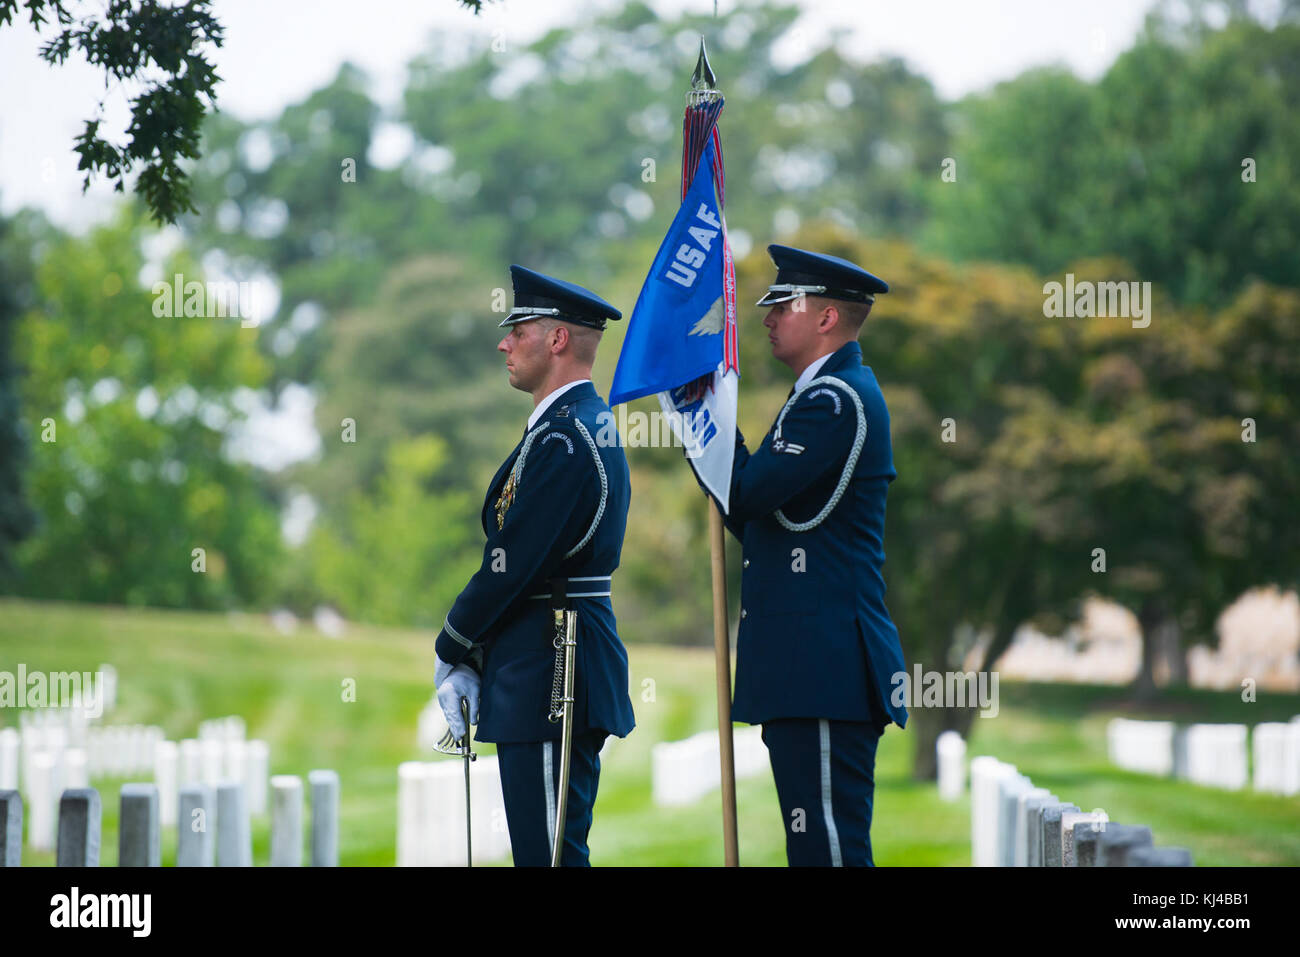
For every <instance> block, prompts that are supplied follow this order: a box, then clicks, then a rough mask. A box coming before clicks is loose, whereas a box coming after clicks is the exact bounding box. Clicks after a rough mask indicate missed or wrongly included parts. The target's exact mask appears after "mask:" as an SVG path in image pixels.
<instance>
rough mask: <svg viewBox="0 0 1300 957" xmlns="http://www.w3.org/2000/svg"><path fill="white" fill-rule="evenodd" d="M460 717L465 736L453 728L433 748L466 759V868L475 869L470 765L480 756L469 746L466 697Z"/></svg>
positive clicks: (461, 702) (467, 702)
mask: <svg viewBox="0 0 1300 957" xmlns="http://www.w3.org/2000/svg"><path fill="white" fill-rule="evenodd" d="M460 717H461V720H462V721H464V722H465V736H464V737H462V738H457V737H455V736H454V735H453V734H452V733H451V728H448V729H447V733H446V734H444V735H443V736H442V740H441V741H439V742H438V743H437V744H435V745H434V746H433V750H435V751H437V752H439V753H440V754H454V755H456V756H457V757H461V758H464V759H465V866H466V867H473V866H474V843H473V835H474V831H473V828H472V827H471V824H470V800H469V763H470V762H471V761H474V760H477V759H478V755H477V754H475V753H474V752H473V751H472V750H471V749H470V746H469V699H468V698H466V697H465V696H464V695H461V696H460Z"/></svg>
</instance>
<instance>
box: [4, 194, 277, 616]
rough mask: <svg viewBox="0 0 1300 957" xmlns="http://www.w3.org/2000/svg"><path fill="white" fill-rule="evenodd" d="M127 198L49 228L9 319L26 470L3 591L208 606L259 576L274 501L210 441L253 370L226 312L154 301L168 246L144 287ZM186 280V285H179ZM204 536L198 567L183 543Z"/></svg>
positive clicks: (258, 373)
mask: <svg viewBox="0 0 1300 957" xmlns="http://www.w3.org/2000/svg"><path fill="white" fill-rule="evenodd" d="M142 235H143V231H142V228H141V223H140V222H139V220H138V219H137V218H135V216H134V211H133V210H126V211H124V213H123V215H122V217H121V218H120V219H119V220H118V221H117V222H115V223H113V224H111V225H106V226H102V227H99V228H96V229H94V230H93V231H92V232H91V233H90V234H89V236H87V237H86V238H85V239H77V238H59V239H58V240H57V241H54V242H52V243H50V245H49V246H48V248H47V249H46V250H45V252H44V255H43V256H42V257H41V261H40V264H39V266H38V268H37V270H36V294H35V297H34V302H33V306H32V308H31V309H30V310H29V311H28V312H27V313H26V315H24V317H23V319H22V321H21V322H20V323H19V326H18V330H17V337H16V356H17V359H18V362H19V363H20V366H21V367H22V371H23V378H22V405H23V422H24V426H25V432H26V434H27V435H28V436H30V437H31V440H32V446H33V452H32V455H31V463H30V466H29V469H28V472H27V482H28V486H29V488H30V496H31V501H32V504H33V505H34V506H35V508H36V511H37V513H38V516H39V527H38V531H37V534H35V535H33V536H32V537H31V538H30V539H29V540H28V541H27V542H25V543H24V544H23V545H22V546H21V547H20V548H19V550H18V564H19V568H20V571H21V577H20V579H19V581H18V582H17V584H16V586H15V589H14V590H15V591H16V592H17V593H18V594H22V595H26V596H30V597H38V598H56V599H64V600H78V601H92V602H118V603H126V604H148V605H164V606H177V607H180V606H183V607H193V608H219V607H228V606H232V605H236V604H256V603H259V602H261V601H264V600H265V598H266V597H267V596H268V595H269V594H270V593H271V592H272V590H273V586H274V575H275V573H276V569H277V564H278V562H279V560H280V554H281V544H280V532H279V524H278V521H277V518H276V513H275V509H274V503H272V502H271V501H269V500H268V499H267V497H266V494H265V493H264V491H263V489H262V486H261V483H259V481H258V479H257V477H256V476H255V475H254V473H253V470H252V469H251V468H249V467H247V466H243V465H236V464H233V463H232V462H230V461H229V460H228V459H227V457H226V456H225V455H224V454H223V445H224V444H225V442H226V439H227V437H228V434H229V430H230V429H231V428H232V427H234V426H236V425H238V424H239V423H240V422H241V421H242V420H243V418H244V415H245V409H246V408H247V405H248V402H247V399H248V397H249V396H250V395H251V394H252V393H251V390H252V389H254V388H256V387H258V386H259V385H260V384H261V382H262V381H263V379H264V378H265V375H266V367H265V364H264V363H263V362H262V360H261V359H260V358H259V357H258V355H257V352H256V350H255V349H254V348H253V345H252V340H253V337H254V336H255V335H256V332H255V331H254V330H251V329H242V328H241V327H240V320H239V319H237V318H235V319H232V318H200V317H194V316H188V317H187V316H183V315H182V316H178V317H175V318H173V317H170V316H160V315H159V314H158V312H159V308H158V307H159V302H160V295H161V296H163V297H166V298H167V299H171V297H172V295H173V293H172V290H171V287H170V283H171V282H172V278H171V277H172V276H174V275H175V274H176V273H181V274H182V275H184V276H185V277H186V279H187V282H189V281H195V280H196V278H197V277H198V276H199V275H201V273H200V272H199V270H198V268H197V267H196V265H195V264H194V263H193V261H192V260H189V259H188V258H187V257H186V256H185V254H184V252H183V251H182V252H180V253H178V254H177V255H175V256H173V257H172V258H171V260H170V261H169V262H167V263H165V264H163V265H162V268H161V270H160V274H161V275H164V276H167V277H168V279H167V283H166V284H165V285H164V287H163V288H164V290H165V291H164V292H162V293H157V291H156V290H155V291H154V292H151V291H150V290H147V289H144V288H142V287H141V286H140V285H139V279H138V277H139V276H140V274H141V271H142V269H143V268H144V266H145V263H144V257H143V256H142V254H141V251H140V248H139V244H140V241H141V238H142ZM188 292H189V290H188V289H187V290H186V294H187V295H188ZM199 548H201V549H204V555H203V559H202V563H203V565H205V566H206V570H205V571H204V572H202V573H199V572H198V570H197V569H198V562H199V560H198V558H196V556H195V554H194V551H193V550H194V549H199Z"/></svg>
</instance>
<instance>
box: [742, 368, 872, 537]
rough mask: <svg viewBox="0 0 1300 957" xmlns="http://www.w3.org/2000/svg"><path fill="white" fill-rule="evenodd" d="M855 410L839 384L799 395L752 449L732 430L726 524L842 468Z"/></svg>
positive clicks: (767, 509)
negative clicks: (733, 452)
mask: <svg viewBox="0 0 1300 957" xmlns="http://www.w3.org/2000/svg"><path fill="white" fill-rule="evenodd" d="M857 425H858V423H857V410H856V407H855V405H854V404H853V402H852V401H851V400H850V399H849V397H848V396H846V395H845V389H844V387H841V386H832V385H822V386H818V387H817V388H814V389H809V390H807V391H805V392H803V393H801V394H800V396H799V398H798V399H796V400H795V403H794V405H793V406H792V407H791V408H790V411H789V412H787V413H786V416H785V419H784V421H782V423H781V437H780V440H779V441H776V437H775V430H773V431H772V432H769V433H768V435H767V436H766V437H764V439H763V441H762V443H761V444H760V445H759V447H758V448H757V449H755V450H754V451H753V452H750V451H749V449H748V448H747V447H746V446H745V440H744V436H742V435H741V434H740V432H739V431H737V432H736V457H735V461H734V463H733V464H732V471H731V511H730V514H729V515H728V516H727V526H728V527H729V528H731V529H732V531H733V532H734V531H735V528H734V526H735V525H741V526H743V525H744V523H746V522H752V521H754V520H755V519H760V518H763V517H764V516H766V515H770V514H771V513H772V512H774V511H776V510H777V509H779V508H781V507H783V506H785V505H786V504H788V503H789V502H790V500H791V499H792V498H794V497H795V496H796V495H798V494H799V493H800V492H802V491H804V490H805V489H807V488H808V487H809V486H810V485H812V484H813V483H814V482H816V481H818V480H819V479H821V478H823V477H824V476H826V475H827V474H828V473H830V472H832V471H833V470H835V469H838V468H841V467H842V465H843V462H844V458H845V456H846V455H847V454H848V452H849V449H850V448H851V447H852V445H853V440H854V437H855V436H856V434H857Z"/></svg>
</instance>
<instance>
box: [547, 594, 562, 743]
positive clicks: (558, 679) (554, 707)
mask: <svg viewBox="0 0 1300 957" xmlns="http://www.w3.org/2000/svg"><path fill="white" fill-rule="evenodd" d="M564 633H565V624H564V612H563V611H557V612H555V638H554V639H553V640H552V641H551V644H552V645H554V646H555V672H554V675H553V676H552V679H551V710H550V711H549V712H548V713H547V715H546V720H548V721H550V722H551V724H555V723H556V722H557V721H559V720H560V719H561V718H563V717H564Z"/></svg>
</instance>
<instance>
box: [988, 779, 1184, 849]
mask: <svg viewBox="0 0 1300 957" xmlns="http://www.w3.org/2000/svg"><path fill="white" fill-rule="evenodd" d="M970 780H971V863H972V864H973V865H974V866H975V867H1191V866H1192V855H1191V852H1190V851H1188V850H1187V849H1186V848H1181V847H1155V846H1154V845H1153V843H1152V839H1151V829H1150V828H1149V827H1142V826H1138V825H1131V824H1118V823H1115V822H1114V821H1111V820H1110V819H1109V818H1108V817H1107V815H1106V812H1105V811H1103V810H1101V809H1096V810H1093V811H1081V810H1079V808H1078V807H1077V806H1076V805H1073V804H1068V803H1066V802H1064V801H1062V800H1061V799H1060V798H1058V797H1057V796H1056V795H1055V794H1052V793H1051V792H1050V791H1048V790H1047V789H1046V788H1036V787H1034V785H1033V782H1032V781H1031V780H1030V779H1029V778H1028V777H1026V776H1025V775H1023V774H1021V773H1020V772H1019V771H1017V770H1016V767H1015V765H1012V764H1007V763H1005V762H1003V761H999V760H998V759H997V758H993V757H988V756H981V757H977V758H974V759H973V760H972V761H971V763H970Z"/></svg>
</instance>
